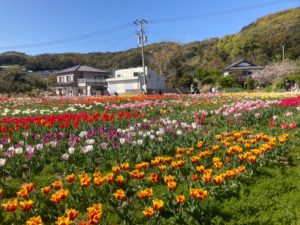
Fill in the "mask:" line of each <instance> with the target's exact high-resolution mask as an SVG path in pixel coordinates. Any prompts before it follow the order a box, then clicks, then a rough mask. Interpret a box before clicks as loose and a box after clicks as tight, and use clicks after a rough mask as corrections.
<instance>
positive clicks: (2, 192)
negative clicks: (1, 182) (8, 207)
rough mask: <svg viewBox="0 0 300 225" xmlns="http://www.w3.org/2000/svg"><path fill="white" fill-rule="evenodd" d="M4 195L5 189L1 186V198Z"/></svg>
mask: <svg viewBox="0 0 300 225" xmlns="http://www.w3.org/2000/svg"><path fill="white" fill-rule="evenodd" d="M3 196H4V190H3V189H2V188H0V198H1V197H3Z"/></svg>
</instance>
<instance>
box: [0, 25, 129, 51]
mask: <svg viewBox="0 0 300 225" xmlns="http://www.w3.org/2000/svg"><path fill="white" fill-rule="evenodd" d="M129 27H132V24H131V23H126V24H123V25H119V26H114V27H111V28H107V29H104V30H99V31H95V32H91V33H87V34H81V35H77V36H73V37H68V38H62V39H57V40H53V41H45V42H37V43H31V44H25V45H11V46H4V47H0V50H6V49H22V48H37V47H47V46H52V45H60V44H65V43H70V42H76V41H81V40H86V39H90V38H94V37H97V36H100V35H107V34H111V33H114V32H118V31H120V30H124V29H128V28H129Z"/></svg>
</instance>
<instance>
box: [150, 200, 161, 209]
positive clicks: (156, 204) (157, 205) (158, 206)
mask: <svg viewBox="0 0 300 225" xmlns="http://www.w3.org/2000/svg"><path fill="white" fill-rule="evenodd" d="M152 203H153V208H154V209H155V210H160V209H162V208H163V207H164V202H163V200H160V199H155V200H153V201H152Z"/></svg>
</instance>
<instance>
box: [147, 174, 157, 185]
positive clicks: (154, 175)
mask: <svg viewBox="0 0 300 225" xmlns="http://www.w3.org/2000/svg"><path fill="white" fill-rule="evenodd" d="M149 180H150V181H151V182H154V183H155V182H158V181H159V176H158V174H157V173H151V174H150V175H149Z"/></svg>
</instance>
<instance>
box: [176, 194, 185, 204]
mask: <svg viewBox="0 0 300 225" xmlns="http://www.w3.org/2000/svg"><path fill="white" fill-rule="evenodd" d="M176 202H177V204H180V205H182V204H184V203H185V196H184V195H177V196H176Z"/></svg>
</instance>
